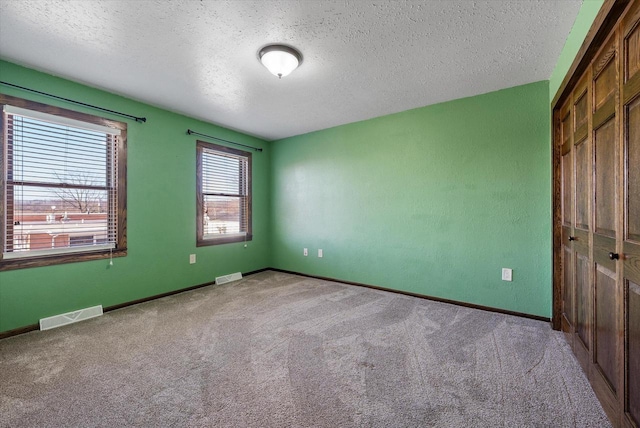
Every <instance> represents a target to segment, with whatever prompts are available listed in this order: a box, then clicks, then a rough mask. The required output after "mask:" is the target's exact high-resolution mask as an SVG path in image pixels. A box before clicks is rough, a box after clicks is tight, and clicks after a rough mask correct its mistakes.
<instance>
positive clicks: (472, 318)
mask: <svg viewBox="0 0 640 428" xmlns="http://www.w3.org/2000/svg"><path fill="white" fill-rule="evenodd" d="M0 426H2V427H125V426H140V427H169V426H171V427H580V428H586V427H608V426H610V425H609V422H608V420H607V418H606V416H605V414H604V413H603V411H602V408H601V406H600V404H599V403H598V401H597V399H596V398H595V396H594V394H593V391H592V390H591V388H590V386H589V383H588V382H587V380H586V378H585V376H584V375H583V373H582V371H581V369H580V367H579V365H578V363H577V361H576V360H575V358H574V357H573V355H572V353H571V350H570V348H569V347H568V345H567V344H566V342H565V341H564V338H563V337H562V334H561V333H559V332H555V331H552V330H551V329H550V327H549V325H548V324H547V323H544V322H539V321H534V320H530V319H525V318H520V317H515V316H509V315H502V314H496V313H492V312H486V311H481V310H476V309H469V308H464V307H459V306H455V305H450V304H445V303H438V302H433V301H429V300H425V299H420V298H414V297H409V296H404V295H399V294H395V293H390V292H384V291H378V290H372V289H367V288H363V287H357V286H352V285H346V284H341V283H335V282H329V281H322V280H317V279H310V278H306V277H302V276H297V275H289V274H284V273H279V272H273V271H267V272H262V273H259V274H255V275H251V276H248V277H246V278H244V279H242V280H241V281H238V282H233V283H229V284H226V285H222V286H208V287H204V288H201V289H197V290H194V291H190V292H185V293H181V294H178V295H174V296H170V297H165V298H162V299H158V300H154V301H151V302H147V303H143V304H139V305H136V306H131V307H127V308H124V309H120V310H117V311H113V312H109V313H107V314H105V315H104V316H102V317H99V318H95V319H92V320H88V321H83V322H81V323H77V324H73V325H70V326H66V327H61V328H58V329H55V330H49V331H45V332H33V333H29V334H25V335H21V336H16V337H12V338H8V339H5V340H2V341H0Z"/></svg>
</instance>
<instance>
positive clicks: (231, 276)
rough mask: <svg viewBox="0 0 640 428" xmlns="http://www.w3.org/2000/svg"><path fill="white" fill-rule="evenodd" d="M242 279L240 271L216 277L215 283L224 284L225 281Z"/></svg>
mask: <svg viewBox="0 0 640 428" xmlns="http://www.w3.org/2000/svg"><path fill="white" fill-rule="evenodd" d="M239 279H242V273H240V272H236V273H232V274H229V275H225V276H218V277H216V285H221V284H226V283H227V282H231V281H237V280H239Z"/></svg>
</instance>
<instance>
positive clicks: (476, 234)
mask: <svg viewBox="0 0 640 428" xmlns="http://www.w3.org/2000/svg"><path fill="white" fill-rule="evenodd" d="M548 104H549V86H548V82H547V81H543V82H538V83H533V84H529V85H524V86H519V87H515V88H511V89H505V90H501V91H497V92H493V93H489V94H485V95H480V96H476V97H471V98H466V99H460V100H455V101H451V102H447V103H443V104H438V105H433V106H429V107H424V108H419V109H415V110H410V111H406V112H402V113H398V114H393V115H389V116H384V117H380V118H376V119H371V120H367V121H363V122H358V123H353V124H348V125H344V126H339V127H336V128H331V129H327V130H322V131H318V132H314V133H310V134H306V135H301V136H297V137H292V138H288V139H284V140H280V141H277V142H275V143H274V144H273V146H272V156H271V159H272V166H271V171H272V183H271V195H272V244H273V264H274V267H276V268H280V269H286V270H292V271H298V272H303V273H307V274H312V275H321V276H327V277H333V278H338V279H343V280H348V281H355V282H361V283H367V284H372V285H377V286H382V287H388V288H392V289H398V290H403V291H409V292H413V293H420V294H425V295H430V296H435V297H441V298H447V299H452V300H458V301H462V302H468V303H473V304H479V305H486V306H492V307H496V308H501V309H506V310H511V311H517V312H522V313H527V314H531V315H538V316H543V317H549V316H550V314H551V223H550V222H551V204H550V200H551V195H550V177H551V170H550V165H551V153H550V139H549V131H548V130H549V126H550V123H549V114H548ZM303 248H309V256H308V257H304V256H303ZM319 248H321V249H323V251H324V257H323V258H318V257H317V249H319ZM503 267H508V268H512V269H513V272H514V273H513V277H514V280H513V282H503V281H502V280H501V268H503Z"/></svg>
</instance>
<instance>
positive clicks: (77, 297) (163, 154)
mask: <svg viewBox="0 0 640 428" xmlns="http://www.w3.org/2000/svg"><path fill="white" fill-rule="evenodd" d="M0 79H1V80H4V81H8V82H11V83H14V84H17V85H21V86H26V87H30V88H33V89H37V90H41V91H45V92H49V93H53V94H57V95H61V96H64V97H67V98H71V99H77V100H81V101H83V102H86V103H90V104H95V105H100V106H104V107H107V108H109V109H113V110H119V111H123V112H126V113H130V114H134V115H137V116H146V117H147V123H144V124H140V123H135V122H133V121H127V123H128V174H127V178H128V179H127V183H128V190H127V196H128V213H127V226H128V227H127V239H128V249H129V250H128V256H126V257H122V258H117V259H114V261H113V266H109V262H108V260H100V261H92V262H82V263H71V264H64V265H57V266H50V267H40V268H32V269H21V270H13V271H6V272H0V332H1V331H6V330H11V329H14V328H18V327H23V326H26V325H30V324H34V323H37V322H38V320H39V319H40V318H42V317H47V316H51V315H55V314H59V313H64V312H68V311H71V310H76V309H80V308H84V307H87V306H92V305H98V304H102V305H103V306H110V305H114V304H118V303H123V302H128V301H131V300H135V299H139V298H143V297H148V296H152V295H155V294H159V293H164V292H167V291H172V290H177V289H182V288H186V287H189V286H193V285H197V284H202V283H206V282H210V281H213V280H214V279H215V277H216V276H219V275H223V274H228V273H231V272H238V271H241V272H248V271H253V270H257V269H262V268H265V267H268V266H269V265H270V261H269V248H270V242H269V236H270V235H269V223H270V218H269V216H270V199H269V188H270V183H269V180H270V175H271V174H270V164H271V163H270V150H269V146H270V144H269V143H266V142H264V141H262V140H260V139H257V138H253V137H249V136H246V135H243V134H239V133H236V132H233V131H229V130H226V129H224V128H220V127H217V126H214V125H211V124H208V123H205V122H200V121H197V120H195V119H190V118H187V117H185V116H181V115H178V114H175V113H170V112H168V111H165V110H161V109H158V108H154V107H151V106H149V105H145V104H142V103H138V102H135V101H132V100H129V99H126V98H123V97H119V96H117V95H113V94H109V93H106V92H103V91H100V90H97V89H92V88H88V87H86V86H82V85H80V84H77V83H73V82H70V81H67V80H63V79H59V78H56V77H53V76H51V75H47V74H44V73H40V72H37V71H34V70H30V69H27V68H22V67H19V66H17V65H14V64H12V63H8V62H0ZM0 91H2V92H3V93H5V94H8V95H13V96H18V97H22V98H27V99H31V100H34V101H40V102H44V103H47V104H52V105H58V106H61V107H65V108H70V109H73V110H79V111H85V112H87V113H91V114H96V115H100V116H104V117H109V116H108V115H105V114H101V113H99V112H96V111H95V110H89V109H83V108H77V107H75V106H73V105H70V104H65V103H62V102H58V101H56V100H53V99H51V98H45V97H40V96H35V95H33V94H29V93H27V92H24V91H20V90H17V89H16V90H14V89H12V88H9V87H7V86H4V85H2V86H0ZM112 118H114V119H117V120H122V119H120V118H118V117H116V116H113V117H112ZM187 128H192V129H194V130H197V131H198V132H201V133H204V134H209V135H213V136H217V137H220V138H224V139H228V140H232V141H237V142H239V143H243V144H249V145H254V146H259V147H263V148H264V151H263V152H254V154H253V195H254V197H253V232H254V238H253V241H251V242H249V243H248V247H247V248H244V247H243V244H242V243H238V244H226V245H218V246H211V247H201V248H196V239H195V238H196V232H195V217H196V214H195V206H196V203H195V186H196V185H195V175H196V172H195V159H196V154H195V138H194V137H193V136H188V135H186V130H187ZM193 253H195V254H196V255H197V263H196V264H194V265H190V264H189V254H193Z"/></svg>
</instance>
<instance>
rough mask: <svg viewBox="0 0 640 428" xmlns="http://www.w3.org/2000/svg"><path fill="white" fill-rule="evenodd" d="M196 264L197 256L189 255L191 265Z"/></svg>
mask: <svg viewBox="0 0 640 428" xmlns="http://www.w3.org/2000/svg"><path fill="white" fill-rule="evenodd" d="M195 262H196V255H195V254H189V264H191V265H192V264H194V263H195Z"/></svg>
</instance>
